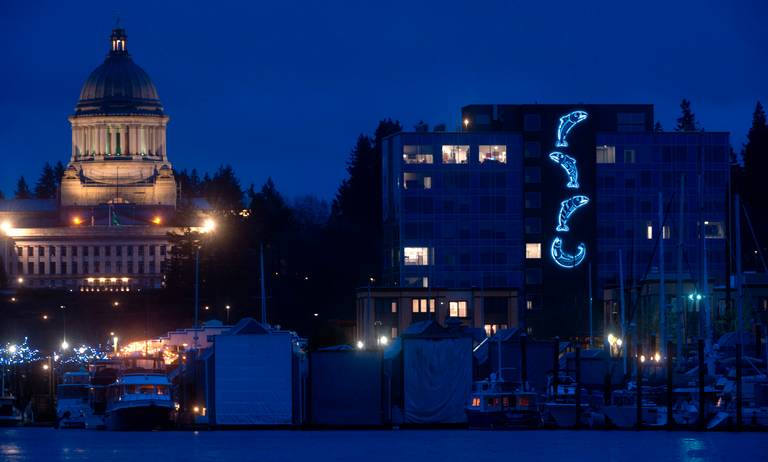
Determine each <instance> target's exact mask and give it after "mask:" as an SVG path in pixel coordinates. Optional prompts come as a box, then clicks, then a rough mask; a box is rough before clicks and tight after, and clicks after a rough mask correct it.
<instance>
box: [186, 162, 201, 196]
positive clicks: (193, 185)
mask: <svg viewBox="0 0 768 462" xmlns="http://www.w3.org/2000/svg"><path fill="white" fill-rule="evenodd" d="M200 183H201V181H200V175H198V173H197V169H196V168H193V169H192V172H190V174H189V192H190V194H192V195H193V196H199V195H200Z"/></svg>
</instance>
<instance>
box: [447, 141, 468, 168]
mask: <svg viewBox="0 0 768 462" xmlns="http://www.w3.org/2000/svg"><path fill="white" fill-rule="evenodd" d="M468 160H469V146H466V145H461V146H458V145H445V146H443V163H444V164H466V163H467V162H468Z"/></svg>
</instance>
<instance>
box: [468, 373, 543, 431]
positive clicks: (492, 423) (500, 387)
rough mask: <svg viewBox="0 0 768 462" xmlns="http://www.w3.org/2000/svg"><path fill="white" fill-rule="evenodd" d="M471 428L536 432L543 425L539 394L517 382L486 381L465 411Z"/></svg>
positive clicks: (477, 384)
mask: <svg viewBox="0 0 768 462" xmlns="http://www.w3.org/2000/svg"><path fill="white" fill-rule="evenodd" d="M465 412H466V414H467V421H468V422H469V427H470V428H512V427H528V428H535V427H538V426H539V425H541V413H540V412H539V407H538V399H537V396H536V393H534V392H530V391H524V390H523V387H522V386H521V385H520V384H518V383H514V382H504V381H497V380H482V381H479V382H475V384H474V386H473V391H472V396H471V401H470V404H469V405H468V406H467V407H466V408H465Z"/></svg>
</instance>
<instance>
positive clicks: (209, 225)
mask: <svg viewBox="0 0 768 462" xmlns="http://www.w3.org/2000/svg"><path fill="white" fill-rule="evenodd" d="M215 229H216V221H215V220H214V219H213V218H206V219H205V221H204V222H203V226H202V232H204V233H210V232H213V231H214V230H215Z"/></svg>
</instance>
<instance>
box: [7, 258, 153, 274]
mask: <svg viewBox="0 0 768 462" xmlns="http://www.w3.org/2000/svg"><path fill="white" fill-rule="evenodd" d="M138 263H139V264H138V265H136V268H135V269H134V264H133V261H132V260H129V261H127V262H126V264H125V266H123V262H122V261H118V262H115V263H114V265H113V264H112V262H110V261H107V262H104V263H103V264H102V262H98V261H97V262H93V263H92V264H91V262H87V261H84V262H83V263H82V265H80V264H78V262H69V263H68V262H65V261H63V262H59V263H57V262H55V261H52V262H43V261H41V262H27V264H26V265H25V264H24V263H22V262H18V263H17V265H16V274H27V275H35V274H60V275H67V274H84V275H87V274H92V273H93V274H123V273H127V274H133V273H134V272H135V273H137V274H144V273H145V268H144V263H143V262H138ZM25 270H26V271H25ZM36 270H37V271H36ZM146 271H148V272H149V273H159V272H160V263H159V262H157V261H152V262H150V263H149V267H148V268H147V270H146Z"/></svg>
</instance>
